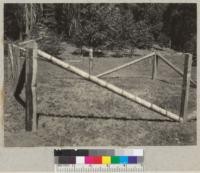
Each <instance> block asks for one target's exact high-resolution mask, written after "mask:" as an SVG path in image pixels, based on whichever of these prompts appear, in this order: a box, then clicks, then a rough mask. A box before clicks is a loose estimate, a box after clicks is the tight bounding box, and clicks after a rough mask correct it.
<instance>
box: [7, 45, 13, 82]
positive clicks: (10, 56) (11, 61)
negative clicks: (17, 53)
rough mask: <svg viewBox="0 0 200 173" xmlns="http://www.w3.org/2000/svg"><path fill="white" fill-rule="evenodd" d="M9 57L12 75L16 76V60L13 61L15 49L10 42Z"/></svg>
mask: <svg viewBox="0 0 200 173" xmlns="http://www.w3.org/2000/svg"><path fill="white" fill-rule="evenodd" d="M8 58H9V60H10V68H11V76H12V78H14V70H13V69H14V62H13V50H12V44H8Z"/></svg>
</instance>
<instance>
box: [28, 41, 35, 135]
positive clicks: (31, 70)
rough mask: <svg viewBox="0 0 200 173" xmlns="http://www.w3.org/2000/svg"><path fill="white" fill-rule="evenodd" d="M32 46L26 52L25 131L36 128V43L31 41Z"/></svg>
mask: <svg viewBox="0 0 200 173" xmlns="http://www.w3.org/2000/svg"><path fill="white" fill-rule="evenodd" d="M31 47H32V48H28V49H27V52H26V120H25V121H26V122H25V126H26V127H25V128H26V130H27V131H36V130H37V112H36V109H37V108H36V106H37V105H36V102H37V99H36V75H37V44H36V43H35V42H33V44H32V45H31Z"/></svg>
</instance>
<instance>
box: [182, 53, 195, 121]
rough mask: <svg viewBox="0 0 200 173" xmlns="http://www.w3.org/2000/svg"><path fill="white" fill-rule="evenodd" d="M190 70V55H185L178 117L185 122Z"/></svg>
mask: <svg viewBox="0 0 200 173" xmlns="http://www.w3.org/2000/svg"><path fill="white" fill-rule="evenodd" d="M191 70H192V55H191V54H188V53H187V54H185V62H184V74H183V83H182V95H181V111H180V117H182V118H183V121H186V120H187V117H186V116H187V111H188V98H189V89H190V80H191Z"/></svg>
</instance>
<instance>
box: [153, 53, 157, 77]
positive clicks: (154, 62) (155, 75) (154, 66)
mask: <svg viewBox="0 0 200 173" xmlns="http://www.w3.org/2000/svg"><path fill="white" fill-rule="evenodd" d="M157 71H158V57H157V55H156V53H155V55H154V57H153V69H152V79H153V80H154V79H156V77H157Z"/></svg>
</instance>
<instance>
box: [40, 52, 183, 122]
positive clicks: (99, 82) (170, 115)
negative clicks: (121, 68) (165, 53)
mask: <svg viewBox="0 0 200 173" xmlns="http://www.w3.org/2000/svg"><path fill="white" fill-rule="evenodd" d="M38 55H40V56H41V57H43V58H45V59H47V60H49V61H50V62H52V63H53V64H55V65H57V66H59V67H61V68H63V69H65V70H67V71H70V72H72V73H75V74H77V75H79V76H81V77H83V78H84V79H86V80H89V81H91V82H93V83H95V84H97V85H99V86H101V87H103V88H106V89H107V90H110V91H112V92H114V93H116V94H118V95H120V96H122V97H124V98H126V99H129V100H131V101H133V102H135V103H138V104H140V105H142V106H144V107H146V108H148V109H150V110H153V111H155V112H157V113H160V114H162V115H164V116H166V117H168V118H171V119H173V120H176V121H182V118H180V117H179V116H178V115H176V114H174V113H172V112H170V111H167V110H165V109H163V108H161V107H159V106H157V105H155V104H152V103H150V102H148V101H146V100H143V99H141V98H139V97H137V96H135V95H133V94H131V93H129V92H127V91H125V90H123V89H120V88H118V87H116V86H115V85H113V84H110V83H108V82H106V81H104V80H102V79H99V78H98V77H96V76H92V75H90V74H88V73H86V72H84V71H82V70H81V69H79V68H77V67H74V66H72V65H69V64H68V63H65V62H63V61H61V60H59V59H58V58H55V57H53V56H51V55H49V54H47V53H45V52H43V51H41V50H38ZM151 56H152V55H151Z"/></svg>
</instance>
